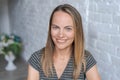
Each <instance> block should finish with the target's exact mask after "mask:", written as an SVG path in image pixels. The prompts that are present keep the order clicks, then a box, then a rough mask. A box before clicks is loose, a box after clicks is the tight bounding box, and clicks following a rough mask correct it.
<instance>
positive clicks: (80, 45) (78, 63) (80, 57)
mask: <svg viewBox="0 0 120 80" xmlns="http://www.w3.org/2000/svg"><path fill="white" fill-rule="evenodd" d="M57 11H63V12H65V13H67V14H69V15H70V16H71V17H72V19H73V23H74V28H75V39H74V42H73V51H74V52H73V54H74V72H73V78H74V80H76V79H77V78H78V77H79V75H80V72H81V68H82V65H83V66H84V70H85V59H84V34H83V26H82V19H81V15H80V14H79V12H78V11H77V10H76V9H75V8H74V7H72V6H71V5H69V4H63V5H59V6H57V7H56V8H55V9H54V10H53V12H52V14H51V17H50V22H49V31H48V38H47V43H46V47H45V50H44V54H43V56H42V60H41V62H42V68H43V71H44V73H45V75H46V76H47V77H49V76H51V75H52V73H53V69H52V64H53V59H52V58H53V50H54V47H55V45H54V43H53V40H52V38H51V24H52V19H53V15H54V13H55V12H57Z"/></svg>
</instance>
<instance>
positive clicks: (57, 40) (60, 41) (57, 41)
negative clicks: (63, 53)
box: [57, 40, 65, 43]
mask: <svg viewBox="0 0 120 80" xmlns="http://www.w3.org/2000/svg"><path fill="white" fill-rule="evenodd" d="M57 42H61V43H63V42H65V40H57Z"/></svg>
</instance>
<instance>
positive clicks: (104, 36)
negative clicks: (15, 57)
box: [8, 0, 120, 80]
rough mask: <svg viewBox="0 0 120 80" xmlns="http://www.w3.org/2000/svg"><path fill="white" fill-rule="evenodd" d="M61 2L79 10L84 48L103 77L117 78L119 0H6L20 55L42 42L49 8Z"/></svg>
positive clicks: (44, 40)
mask: <svg viewBox="0 0 120 80" xmlns="http://www.w3.org/2000/svg"><path fill="white" fill-rule="evenodd" d="M62 3H69V4H71V5H73V6H75V7H76V8H77V9H78V11H79V12H80V13H81V15H82V19H83V24H84V30H85V38H86V48H87V49H88V50H89V51H90V52H91V53H92V54H93V56H94V57H95V59H96V60H97V62H98V63H97V65H98V69H99V72H100V74H101V77H102V80H119V76H120V73H119V72H120V68H119V66H120V5H119V4H120V0H9V3H8V6H9V13H10V14H9V15H10V25H11V29H12V32H13V33H15V34H18V35H20V36H21V37H22V38H23V43H24V52H23V57H24V58H25V59H26V60H28V58H29V57H30V55H31V54H32V53H33V52H34V51H36V50H38V49H40V48H41V47H43V46H44V45H45V42H46V38H47V29H48V21H49V16H50V14H51V11H52V10H53V8H55V7H56V6H57V5H58V4H62Z"/></svg>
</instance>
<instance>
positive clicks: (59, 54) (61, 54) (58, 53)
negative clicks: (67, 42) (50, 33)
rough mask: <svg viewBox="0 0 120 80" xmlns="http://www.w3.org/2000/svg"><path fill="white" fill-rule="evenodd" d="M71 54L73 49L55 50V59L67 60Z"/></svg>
mask: <svg viewBox="0 0 120 80" xmlns="http://www.w3.org/2000/svg"><path fill="white" fill-rule="evenodd" d="M71 53H72V47H69V48H66V49H58V48H55V50H54V56H55V57H61V58H66V57H70V55H71Z"/></svg>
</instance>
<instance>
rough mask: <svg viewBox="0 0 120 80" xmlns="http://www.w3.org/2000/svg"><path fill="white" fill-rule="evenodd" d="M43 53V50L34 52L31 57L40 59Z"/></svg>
mask: <svg viewBox="0 0 120 80" xmlns="http://www.w3.org/2000/svg"><path fill="white" fill-rule="evenodd" d="M44 51H45V48H41V49H40V50H37V51H35V52H34V53H33V54H32V55H31V56H36V57H41V56H42V55H43V53H44Z"/></svg>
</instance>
